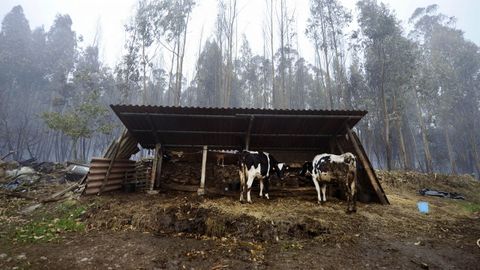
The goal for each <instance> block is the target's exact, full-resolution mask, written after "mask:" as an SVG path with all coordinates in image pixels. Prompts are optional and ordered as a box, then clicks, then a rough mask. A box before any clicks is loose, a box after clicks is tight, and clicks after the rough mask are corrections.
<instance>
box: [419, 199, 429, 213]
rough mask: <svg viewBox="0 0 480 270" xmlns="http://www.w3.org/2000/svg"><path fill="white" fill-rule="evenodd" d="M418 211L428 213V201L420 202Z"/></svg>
mask: <svg viewBox="0 0 480 270" xmlns="http://www.w3.org/2000/svg"><path fill="white" fill-rule="evenodd" d="M417 206H418V211H420V213H422V214H427V213H428V202H418V203H417Z"/></svg>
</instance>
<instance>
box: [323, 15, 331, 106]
mask: <svg viewBox="0 0 480 270" xmlns="http://www.w3.org/2000/svg"><path fill="white" fill-rule="evenodd" d="M320 26H321V30H322V41H323V45H322V47H323V56H324V58H325V72H326V80H325V81H326V87H325V94H326V96H327V110H331V109H333V95H332V81H331V77H330V62H329V57H328V45H327V29H326V23H325V18H324V17H323V15H320Z"/></svg>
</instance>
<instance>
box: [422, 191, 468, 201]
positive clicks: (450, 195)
mask: <svg viewBox="0 0 480 270" xmlns="http://www.w3.org/2000/svg"><path fill="white" fill-rule="evenodd" d="M418 193H420V195H423V196H435V197H443V198H449V199H455V200H465V197H464V196H463V195H461V194H458V193H456V192H446V191H439V190H434V189H429V188H423V189H420V190H419V191H418Z"/></svg>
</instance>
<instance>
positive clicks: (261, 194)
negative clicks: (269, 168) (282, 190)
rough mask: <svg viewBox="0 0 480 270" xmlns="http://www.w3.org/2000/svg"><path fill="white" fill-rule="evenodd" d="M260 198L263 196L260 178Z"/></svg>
mask: <svg viewBox="0 0 480 270" xmlns="http://www.w3.org/2000/svg"><path fill="white" fill-rule="evenodd" d="M259 196H260V198H261V197H263V179H260V194H259Z"/></svg>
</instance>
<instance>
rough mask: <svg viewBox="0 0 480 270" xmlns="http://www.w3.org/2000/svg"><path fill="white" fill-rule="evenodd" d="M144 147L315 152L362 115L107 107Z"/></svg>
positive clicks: (325, 111) (254, 110) (308, 111)
mask: <svg viewBox="0 0 480 270" xmlns="http://www.w3.org/2000/svg"><path fill="white" fill-rule="evenodd" d="M111 108H112V109H113V111H114V112H115V114H117V116H118V117H119V118H120V120H121V121H122V123H123V124H124V125H125V126H126V127H127V129H128V130H129V131H130V133H131V134H132V135H133V137H135V138H136V139H137V140H138V142H139V143H140V144H141V145H142V146H143V147H144V148H154V147H155V144H156V143H161V144H162V145H165V146H167V147H171V148H186V147H197V146H198V147H200V146H202V145H207V146H209V148H213V149H243V148H244V147H245V142H246V140H247V139H246V138H247V135H248V134H250V149H253V150H254V149H259V150H260V149H261V150H267V149H272V150H275V149H281V150H292V151H293V150H301V149H305V150H312V151H314V150H318V149H324V148H325V145H328V142H329V140H330V139H331V138H332V137H335V136H339V135H345V128H344V127H345V125H348V126H349V127H353V126H354V125H355V124H357V123H358V121H360V119H361V118H362V117H363V116H365V114H366V113H367V112H366V111H345V110H286V109H250V108H201V107H168V106H139V105H111Z"/></svg>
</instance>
